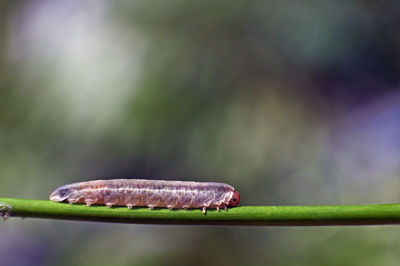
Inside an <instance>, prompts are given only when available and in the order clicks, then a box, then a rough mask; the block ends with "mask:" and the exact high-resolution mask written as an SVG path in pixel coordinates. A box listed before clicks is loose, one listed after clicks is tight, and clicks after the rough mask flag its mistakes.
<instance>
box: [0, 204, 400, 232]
mask: <svg viewBox="0 0 400 266" xmlns="http://www.w3.org/2000/svg"><path fill="white" fill-rule="evenodd" d="M0 214H1V215H2V216H3V217H9V216H11V217H24V218H31V217H32V218H48V219H64V220H79V221H94V222H117V223H138V224H171V225H172V224H175V225H181V224H192V225H242V226H243V225H260V226H263V225H264V226H324V225H378V224H400V204H376V205H337V206H241V207H236V208H229V210H228V211H224V210H221V212H218V211H216V210H214V209H208V210H207V213H206V214H203V213H202V212H201V209H192V210H186V211H185V210H172V211H171V210H168V209H163V208H160V209H154V210H150V209H148V208H143V207H140V208H133V209H128V208H126V207H113V208H107V207H105V206H91V207H87V206H86V205H83V204H74V205H70V204H67V203H56V202H52V201H48V200H27V199H11V198H0Z"/></svg>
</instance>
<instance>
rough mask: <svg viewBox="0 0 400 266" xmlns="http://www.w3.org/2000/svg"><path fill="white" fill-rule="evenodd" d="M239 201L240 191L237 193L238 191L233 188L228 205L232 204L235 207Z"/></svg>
mask: <svg viewBox="0 0 400 266" xmlns="http://www.w3.org/2000/svg"><path fill="white" fill-rule="evenodd" d="M239 201H240V193H239V191H237V190H234V191H233V196H232V198H231V200H230V201H229V204H228V205H229V206H232V207H236V206H237V205H238V204H239Z"/></svg>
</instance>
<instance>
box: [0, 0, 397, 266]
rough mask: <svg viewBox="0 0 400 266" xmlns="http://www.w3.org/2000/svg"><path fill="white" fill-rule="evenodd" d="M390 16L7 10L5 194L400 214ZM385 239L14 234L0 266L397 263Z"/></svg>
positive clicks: (60, 7) (175, 4) (167, 230)
mask: <svg viewBox="0 0 400 266" xmlns="http://www.w3.org/2000/svg"><path fill="white" fill-rule="evenodd" d="M399 7H400V6H399V5H398V4H393V5H392V4H385V3H383V2H380V3H376V2H373V1H347V2H338V1H333V2H321V1H308V2H305V3H299V2H296V1H219V2H211V1H202V2H186V1H168V2H166V1H151V2H149V1H134V2H131V1H114V2H107V1H68V2H63V3H61V2H57V3H55V2H52V1H21V2H11V1H3V2H1V3H0V17H1V20H2V23H1V25H2V27H0V151H1V154H0V194H1V195H2V196H5V197H26V198H37V199H45V198H47V197H48V194H49V193H50V191H52V189H54V188H55V187H57V186H59V185H62V184H65V183H70V182H75V181H82V180H89V179H99V178H117V177H118V178H120V177H125V178H162V179H179V180H196V181H216V182H227V183H230V184H232V185H233V186H235V188H237V189H238V190H239V191H240V192H241V194H242V204H243V205H263V204H277V205H281V204H293V205H297V204H339V203H343V204H345V203H349V204H350V203H352V204H353V203H381V202H394V201H398V200H399V196H398V189H399V183H398V172H399V170H400V167H399V162H398V160H396V159H395V158H399V157H398V155H399V153H400V150H399V148H396V147H400V146H396V145H397V144H398V143H399V142H398V141H395V140H396V139H398V138H397V137H398V135H399V131H400V130H399V127H398V126H397V125H398V123H397V122H398V118H397V117H400V116H398V113H399V111H400V110H398V109H396V106H398V103H399V102H400V101H399V100H398V99H399V97H398V94H397V92H398V89H397V87H396V85H397V84H398V76H399V75H398V74H399V59H400V57H399V53H398V45H399V40H400V39H399V38H398V30H397V29H398V27H397V24H396V21H397V20H398V18H399ZM388 98H391V99H394V100H389V101H388V100H387V99H388ZM377 121H381V122H380V123H377ZM371 132H372V133H371ZM390 132H391V133H390ZM389 133H390V134H389ZM387 134H389V135H387ZM371 136H372V137H371ZM388 136H389V137H388ZM389 140H390V141H389ZM365 147H371V148H370V149H366V148H365ZM395 230H396V227H370V228H356V227H352V228H295V229H293V228H239V227H235V228H234V227H229V228H225V227H218V228H213V227H190V226H187V227H174V226H173V227H167V226H137V225H107V224H91V223H73V222H60V221H33V220H32V221H31V220H24V221H20V222H18V221H14V220H10V221H9V222H8V221H7V223H3V224H2V225H1V226H0V235H1V236H2V239H4V240H3V241H2V242H3V244H0V254H1V257H2V258H3V259H4V258H5V259H6V261H5V262H6V263H7V262H9V265H12V264H14V265H54V264H58V265H93V264H99V265H102V264H103V265H187V264H188V263H190V264H192V265H205V264H210V263H212V264H218V265H242V264H245V265H266V264H270V265H338V264H340V265H376V264H381V265H397V254H398V252H399V250H398V248H397V247H398V246H400V245H399V241H398V240H397V237H396V234H395ZM4 243H7V244H4ZM18 250H20V252H17V251H18ZM16 253H18V255H9V254H16Z"/></svg>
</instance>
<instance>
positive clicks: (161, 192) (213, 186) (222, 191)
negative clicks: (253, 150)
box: [50, 179, 240, 213]
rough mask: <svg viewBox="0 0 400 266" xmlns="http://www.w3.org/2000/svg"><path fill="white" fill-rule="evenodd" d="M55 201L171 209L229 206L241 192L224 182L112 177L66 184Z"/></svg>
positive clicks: (55, 197) (235, 201)
mask: <svg viewBox="0 0 400 266" xmlns="http://www.w3.org/2000/svg"><path fill="white" fill-rule="evenodd" d="M50 200H52V201H57V202H60V201H65V200H66V201H68V202H69V203H71V204H72V203H86V204H87V205H88V206H90V205H92V204H100V205H107V206H108V207H112V206H113V205H117V206H127V207H128V208H132V207H133V206H147V207H149V208H150V209H153V208H154V207H167V208H169V209H171V210H172V209H174V208H177V209H189V208H202V209H203V213H205V212H206V209H207V208H216V209H217V210H218V211H219V210H220V208H225V209H227V206H232V207H235V206H237V205H238V204H239V201H240V194H239V192H238V191H236V190H235V189H234V188H233V187H232V186H230V185H228V184H224V183H213V182H190V181H164V180H146V179H111V180H94V181H88V182H80V183H73V184H69V185H64V186H61V187H59V188H57V189H56V190H54V191H53V192H52V193H51V194H50Z"/></svg>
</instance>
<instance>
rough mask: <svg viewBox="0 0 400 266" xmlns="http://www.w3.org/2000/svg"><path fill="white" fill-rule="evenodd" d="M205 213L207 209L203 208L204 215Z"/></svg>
mask: <svg viewBox="0 0 400 266" xmlns="http://www.w3.org/2000/svg"><path fill="white" fill-rule="evenodd" d="M206 211H207V207H205V206H204V207H203V213H204V214H206Z"/></svg>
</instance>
